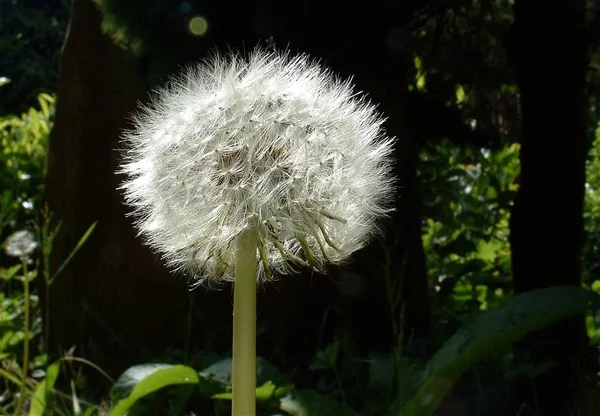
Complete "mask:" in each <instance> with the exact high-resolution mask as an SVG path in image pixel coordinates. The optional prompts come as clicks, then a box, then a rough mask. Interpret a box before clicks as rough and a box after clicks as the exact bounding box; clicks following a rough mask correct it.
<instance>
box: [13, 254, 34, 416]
mask: <svg viewBox="0 0 600 416" xmlns="http://www.w3.org/2000/svg"><path fill="white" fill-rule="evenodd" d="M21 260H22V262H23V297H24V301H23V302H24V304H23V309H24V311H23V313H24V318H23V327H24V328H23V333H24V334H25V337H24V339H23V368H22V370H21V388H20V389H19V399H18V401H17V406H16V408H15V415H19V414H21V409H22V407H23V404H24V403H25V387H26V385H27V372H28V371H27V370H28V369H29V335H30V328H29V326H30V325H29V324H30V319H29V299H30V298H29V273H28V272H27V259H26V258H23V259H21Z"/></svg>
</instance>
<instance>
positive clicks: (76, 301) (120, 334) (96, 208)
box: [42, 0, 230, 371]
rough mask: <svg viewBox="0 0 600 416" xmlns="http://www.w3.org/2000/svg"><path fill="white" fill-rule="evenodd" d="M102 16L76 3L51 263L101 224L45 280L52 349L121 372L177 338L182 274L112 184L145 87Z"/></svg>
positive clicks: (51, 159) (59, 132)
mask: <svg viewBox="0 0 600 416" xmlns="http://www.w3.org/2000/svg"><path fill="white" fill-rule="evenodd" d="M101 22H102V16H101V13H100V12H99V10H98V9H97V7H96V5H95V4H94V2H93V1H92V0H74V1H73V5H72V14H71V21H70V26H69V30H68V33H67V37H66V41H65V44H64V47H63V51H62V57H61V66H60V75H59V86H58V97H59V99H58V103H57V109H56V122H55V126H54V129H53V130H52V133H51V136H50V148H49V156H48V168H47V180H46V189H45V201H46V202H47V204H48V206H49V208H50V210H51V211H52V213H53V214H54V220H56V221H60V222H62V227H61V229H60V233H59V234H58V236H57V238H56V239H55V241H54V246H53V252H52V259H51V267H52V269H53V270H56V269H57V267H58V266H59V265H60V264H61V263H62V261H63V260H64V259H66V258H67V256H68V255H69V253H70V252H71V250H72V249H73V248H74V247H75V244H76V243H77V241H78V240H79V238H80V237H81V236H82V235H83V233H84V232H85V230H86V229H87V228H88V227H89V226H90V225H91V224H92V223H93V222H94V221H98V227H97V228H96V229H95V231H94V232H93V234H92V236H91V237H90V239H89V240H88V241H87V242H86V243H85V245H84V246H83V248H82V249H81V250H80V251H79V252H78V253H77V254H76V255H75V257H74V258H73V260H72V261H71V263H70V264H69V265H68V266H67V268H65V269H64V271H63V272H62V273H61V274H60V275H59V276H58V277H57V278H56V280H55V282H54V283H53V284H52V286H51V290H50V299H49V301H50V323H51V336H50V341H51V348H52V349H53V350H54V352H56V353H59V354H60V353H61V352H62V351H65V350H67V349H69V348H71V346H74V345H75V346H77V349H76V351H75V354H76V355H78V356H84V357H86V358H88V359H90V360H92V361H93V362H95V363H97V364H98V365H100V366H101V367H103V368H105V369H107V370H109V371H111V370H112V371H120V370H122V369H123V367H125V366H127V365H130V364H131V363H133V362H138V361H140V360H143V359H144V358H147V359H149V358H151V357H153V356H154V357H156V356H157V355H159V354H161V353H163V352H164V351H165V350H166V349H168V348H169V347H177V346H181V345H182V340H183V338H184V336H185V324H186V317H187V316H188V305H187V303H188V302H187V299H188V296H187V295H186V284H185V280H184V279H183V278H181V277H177V276H172V275H169V273H168V272H167V271H166V269H164V268H163V267H162V266H161V262H160V259H158V258H157V257H158V256H156V255H154V254H152V253H150V251H149V250H148V249H146V248H144V247H142V246H141V244H140V241H139V239H137V238H136V236H135V233H134V231H133V229H132V226H131V224H130V219H129V218H128V217H126V212H127V209H126V208H125V207H124V205H123V203H122V197H121V195H120V193H119V192H118V191H117V190H116V188H117V186H118V185H119V182H120V180H121V178H120V177H119V176H118V175H116V174H115V170H116V167H117V163H118V162H117V157H118V152H117V149H118V148H119V143H118V138H119V134H120V132H121V131H122V130H123V129H124V128H127V127H128V121H127V115H129V114H131V113H132V111H133V110H134V108H135V107H136V105H137V101H138V100H142V99H144V98H145V96H146V93H145V90H146V86H145V81H144V76H143V73H142V70H141V68H140V65H139V63H138V61H137V60H136V59H135V58H134V57H133V56H132V55H131V54H130V53H129V52H128V51H126V50H125V49H124V48H122V47H119V46H117V45H116V44H115V43H114V42H113V40H112V39H111V38H110V37H109V36H107V35H106V34H104V33H103V32H102V29H101ZM42 293H43V291H42ZM202 295H203V294H200V296H202ZM211 299H212V297H211ZM45 301H46V300H44V302H45ZM205 302H208V300H206V299H205V300H203V301H202V303H205ZM197 303H201V302H197ZM222 304H223V305H224V306H227V303H226V302H222ZM215 315H217V314H216V313H215ZM221 315H222V316H223V314H221ZM229 316H230V311H227V312H225V313H224V317H225V318H228V317H229ZM140 348H142V349H143V350H145V351H146V352H147V356H146V357H144V356H142V355H140V354H139V351H140Z"/></svg>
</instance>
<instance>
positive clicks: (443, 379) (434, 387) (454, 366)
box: [402, 286, 599, 416]
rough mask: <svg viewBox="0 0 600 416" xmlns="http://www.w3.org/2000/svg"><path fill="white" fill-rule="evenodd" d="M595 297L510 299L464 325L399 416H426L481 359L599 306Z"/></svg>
mask: <svg viewBox="0 0 600 416" xmlns="http://www.w3.org/2000/svg"><path fill="white" fill-rule="evenodd" d="M598 302H599V296H598V295H597V294H596V293H594V292H591V291H588V290H585V289H582V288H580V287H575V286H556V287H551V288H546V289H538V290H534V291H531V292H528V293H524V294H521V295H516V296H513V297H512V298H509V299H508V300H507V301H506V302H504V304H503V305H502V306H500V307H498V308H496V309H493V310H491V311H489V312H486V313H484V314H482V315H480V316H479V317H477V318H475V319H474V320H473V321H472V322H470V323H468V324H466V325H464V326H463V327H462V328H461V329H459V330H458V332H457V333H456V334H455V335H454V336H453V337H452V338H450V339H449V340H448V341H447V342H446V344H444V346H443V347H442V348H441V349H440V350H439V351H438V352H437V353H436V354H435V355H434V357H433V358H432V359H431V361H430V362H429V363H428V365H427V367H426V368H425V371H424V375H423V377H422V382H421V387H420V389H419V390H418V391H417V394H416V395H415V397H414V398H413V399H412V400H411V401H410V402H408V403H407V405H406V406H405V407H404V412H402V414H403V415H406V416H417V415H418V416H428V415H433V414H434V412H435V409H436V408H437V406H438V405H439V403H440V401H441V400H442V399H443V397H444V395H445V394H446V392H447V391H448V390H449V389H450V387H451V386H452V385H453V384H454V383H455V382H456V380H457V379H458V378H459V377H460V376H461V375H462V374H463V373H464V372H465V371H467V370H468V369H469V368H471V367H472V366H473V365H474V364H475V362H477V361H478V360H479V359H480V358H481V357H482V356H483V355H485V354H487V353H490V352H495V351H498V350H499V349H501V348H504V347H506V346H507V345H509V344H510V343H512V342H514V341H517V340H519V339H520V338H522V337H523V336H525V335H526V334H527V333H529V332H532V331H534V330H537V329H540V328H543V327H545V326H547V325H549V324H552V323H554V322H556V321H559V320H561V319H564V318H567V317H570V316H573V315H576V314H580V313H583V312H585V311H586V310H587V309H589V308H591V307H594V306H597V305H598Z"/></svg>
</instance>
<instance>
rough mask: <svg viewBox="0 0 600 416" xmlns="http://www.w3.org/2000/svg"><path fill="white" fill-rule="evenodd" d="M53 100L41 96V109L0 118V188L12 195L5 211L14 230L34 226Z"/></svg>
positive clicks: (3, 207) (3, 206) (46, 96)
mask: <svg viewBox="0 0 600 416" xmlns="http://www.w3.org/2000/svg"><path fill="white" fill-rule="evenodd" d="M3 88H5V87H3ZM0 91H2V89H0ZM54 101H55V99H54V97H52V96H50V95H48V94H45V93H42V94H40V95H39V96H38V108H33V107H32V108H30V109H29V110H28V111H27V112H25V113H23V114H22V115H21V116H16V115H9V116H4V117H0V189H3V190H4V192H7V193H10V197H9V198H11V200H10V201H9V202H8V201H7V203H6V204H3V205H2V210H3V212H4V213H5V215H7V216H8V215H9V213H11V215H12V218H11V219H12V220H13V221H16V222H15V223H14V224H13V225H12V226H11V228H13V229H15V228H18V225H23V224H27V223H29V225H31V222H32V220H33V218H34V208H35V207H37V205H38V204H39V201H40V199H41V194H42V187H43V182H44V174H45V163H46V148H47V144H48V135H49V134H50V129H51V128H52V117H53V115H54Z"/></svg>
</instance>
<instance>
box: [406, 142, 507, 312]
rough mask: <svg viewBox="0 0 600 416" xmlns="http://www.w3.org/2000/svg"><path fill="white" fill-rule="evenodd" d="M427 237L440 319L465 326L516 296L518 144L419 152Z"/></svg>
mask: <svg viewBox="0 0 600 416" xmlns="http://www.w3.org/2000/svg"><path fill="white" fill-rule="evenodd" d="M418 174H419V177H420V180H421V182H422V183H424V184H427V186H423V187H422V189H421V193H422V198H423V214H422V217H423V226H422V232H423V234H422V239H423V247H424V249H425V253H426V258H427V269H428V273H429V276H430V278H431V279H433V286H434V288H435V290H436V292H437V300H438V303H437V305H438V308H439V310H437V311H435V314H436V315H438V316H445V317H453V318H454V319H456V320H458V321H464V320H465V319H466V318H468V317H470V316H471V315H473V313H476V312H477V311H479V310H486V309H488V308H490V307H493V306H495V305H497V304H498V303H499V301H500V300H501V299H502V297H503V296H504V295H505V293H507V291H509V290H510V287H511V284H512V273H511V263H510V245H509V242H508V235H509V225H508V220H509V216H510V209H511V206H512V201H513V199H514V196H515V194H516V191H517V187H518V184H517V178H518V175H519V145H518V144H512V145H507V146H504V147H502V148H500V149H498V150H495V151H490V150H487V149H474V148H472V147H460V146H457V145H453V144H451V143H450V142H448V141H443V142H442V143H441V144H437V145H430V146H427V147H426V148H424V149H423V150H422V151H421V153H420V161H419V165H418Z"/></svg>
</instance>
